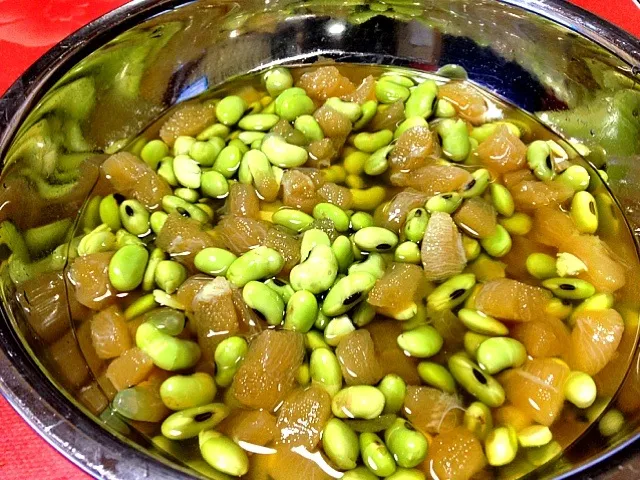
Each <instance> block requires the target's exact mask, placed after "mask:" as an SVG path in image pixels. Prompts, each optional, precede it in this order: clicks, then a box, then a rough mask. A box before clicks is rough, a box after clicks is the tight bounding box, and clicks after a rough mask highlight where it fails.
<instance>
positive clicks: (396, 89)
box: [376, 78, 411, 104]
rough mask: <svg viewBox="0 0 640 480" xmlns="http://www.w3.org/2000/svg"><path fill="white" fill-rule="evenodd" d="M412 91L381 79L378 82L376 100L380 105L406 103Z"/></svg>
mask: <svg viewBox="0 0 640 480" xmlns="http://www.w3.org/2000/svg"><path fill="white" fill-rule="evenodd" d="M410 95H411V91H410V90H409V89H408V88H407V87H404V86H402V85H398V84H397V83H394V82H391V81H389V80H385V79H384V78H381V79H380V80H378V81H377V82H376V98H377V99H378V101H379V102H380V103H385V104H390V103H395V102H397V101H398V100H401V101H403V102H404V101H405V100H407V99H408V98H409V96H410Z"/></svg>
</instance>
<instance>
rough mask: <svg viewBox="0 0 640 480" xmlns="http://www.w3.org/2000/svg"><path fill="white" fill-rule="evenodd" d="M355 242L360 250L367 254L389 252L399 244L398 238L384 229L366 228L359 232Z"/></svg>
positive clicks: (356, 234) (355, 236)
mask: <svg viewBox="0 0 640 480" xmlns="http://www.w3.org/2000/svg"><path fill="white" fill-rule="evenodd" d="M353 239H354V242H355V244H356V245H357V247H358V248H359V249H360V250H364V251H367V252H387V251H390V250H392V249H393V248H394V247H395V246H396V245H397V244H398V236H397V235H396V234H395V233H393V232H392V231H391V230H387V229H386V228H382V227H365V228H362V229H360V230H358V231H357V232H356V233H355V235H354V237H353Z"/></svg>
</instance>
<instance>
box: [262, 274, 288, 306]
mask: <svg viewBox="0 0 640 480" xmlns="http://www.w3.org/2000/svg"><path fill="white" fill-rule="evenodd" d="M264 284H265V285H266V286H267V287H269V288H270V289H272V290H273V291H274V292H277V293H278V295H280V296H281V297H282V300H284V303H289V300H290V299H291V297H292V296H293V294H294V292H295V290H294V289H293V288H291V285H289V284H288V283H287V282H285V281H284V280H280V279H279V278H270V279H269V280H266V281H265V282H264Z"/></svg>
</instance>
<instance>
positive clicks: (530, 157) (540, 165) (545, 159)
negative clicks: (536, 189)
mask: <svg viewBox="0 0 640 480" xmlns="http://www.w3.org/2000/svg"><path fill="white" fill-rule="evenodd" d="M527 164H528V165H529V168H530V169H531V171H533V174H534V175H535V176H536V177H537V178H538V179H539V180H551V179H552V178H553V177H554V176H555V172H554V171H553V164H552V162H551V148H550V147H549V145H548V144H547V142H545V141H544V140H536V141H534V142H531V144H530V145H529V146H528V147H527Z"/></svg>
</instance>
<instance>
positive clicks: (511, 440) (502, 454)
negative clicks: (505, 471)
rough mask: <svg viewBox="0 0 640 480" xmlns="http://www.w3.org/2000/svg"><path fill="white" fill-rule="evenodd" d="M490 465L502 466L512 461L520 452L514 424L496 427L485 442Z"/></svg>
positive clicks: (485, 450)
mask: <svg viewBox="0 0 640 480" xmlns="http://www.w3.org/2000/svg"><path fill="white" fill-rule="evenodd" d="M484 452H485V455H486V456H487V461H488V462H489V465H491V466H493V467H500V466H503V465H507V464H508V463H511V462H512V461H513V460H514V459H515V458H516V454H517V453H518V436H517V434H516V431H515V429H514V428H513V427H512V426H510V425H509V426H506V427H498V428H495V429H494V430H493V431H492V432H491V433H490V434H489V435H488V436H487V439H486V440H485V442H484Z"/></svg>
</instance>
